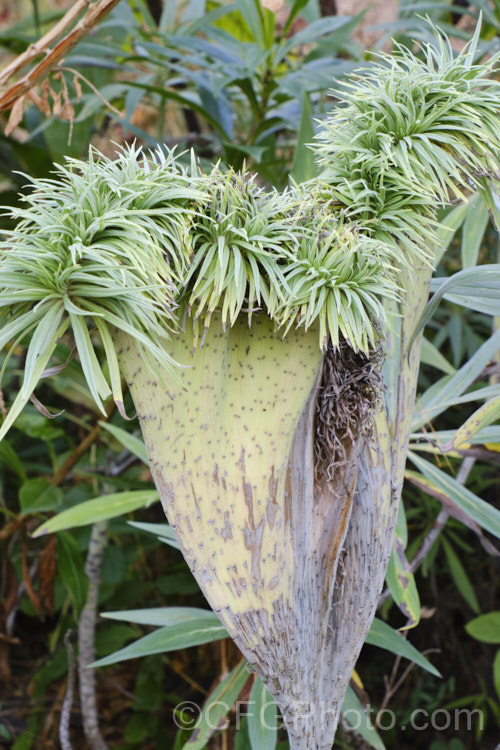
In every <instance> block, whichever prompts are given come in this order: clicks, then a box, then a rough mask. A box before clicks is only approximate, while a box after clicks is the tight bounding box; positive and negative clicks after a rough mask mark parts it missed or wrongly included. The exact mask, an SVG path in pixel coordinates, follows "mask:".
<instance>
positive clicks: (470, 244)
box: [462, 195, 490, 268]
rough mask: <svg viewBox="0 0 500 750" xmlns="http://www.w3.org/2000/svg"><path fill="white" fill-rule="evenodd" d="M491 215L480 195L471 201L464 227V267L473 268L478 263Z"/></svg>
mask: <svg viewBox="0 0 500 750" xmlns="http://www.w3.org/2000/svg"><path fill="white" fill-rule="evenodd" d="M489 218H490V215H489V213H488V208H487V206H486V204H485V203H484V201H483V200H482V198H481V196H480V195H477V196H476V197H475V198H474V199H473V200H472V203H471V206H470V207H469V210H468V211H467V216H466V217H465V221H464V225H463V227H462V267H463V268H472V267H474V266H475V265H476V263H477V258H478V255H479V248H480V247H481V243H482V241H483V237H484V233H485V231H486V227H487V225H488V221H489Z"/></svg>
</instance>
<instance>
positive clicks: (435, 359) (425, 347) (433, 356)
mask: <svg viewBox="0 0 500 750" xmlns="http://www.w3.org/2000/svg"><path fill="white" fill-rule="evenodd" d="M420 362H421V363H422V364H424V365H431V367H435V368H436V369H438V370H441V372H445V373H446V374H447V375H453V374H454V373H455V372H456V369H455V368H454V367H453V365H452V364H451V363H450V362H448V360H447V359H446V358H445V357H443V355H442V354H441V352H440V351H439V349H438V348H437V347H436V346H434V344H433V343H432V342H431V341H429V339H428V338H426V336H423V337H422V348H421V350H420Z"/></svg>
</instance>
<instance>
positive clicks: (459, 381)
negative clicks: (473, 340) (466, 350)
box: [412, 330, 500, 430]
mask: <svg viewBox="0 0 500 750" xmlns="http://www.w3.org/2000/svg"><path fill="white" fill-rule="evenodd" d="M499 349H500V330H498V331H496V332H495V333H494V334H493V335H492V336H490V338H489V339H487V341H485V342H484V344H482V345H481V346H480V347H479V349H478V350H477V352H475V354H474V355H473V356H472V357H471V358H470V359H469V360H468V361H467V362H466V363H465V364H464V365H463V366H462V367H461V368H460V369H459V370H458V371H457V372H456V373H455V374H454V375H452V376H445V377H444V378H441V379H440V380H439V381H438V382H437V383H435V384H434V385H432V386H431V387H430V388H428V389H427V391H425V393H423V394H422V396H420V398H419V399H418V401H417V406H416V409H415V414H414V416H413V421H412V430H417V429H418V428H419V427H421V426H422V425H423V424H425V423H426V422H428V421H429V420H430V419H433V418H434V417H436V416H437V415H438V414H441V413H442V412H443V411H445V410H446V409H447V408H448V406H449V405H452V404H454V403H460V402H459V401H458V399H459V398H460V397H461V396H462V394H463V393H464V392H465V391H466V390H467V388H468V387H469V386H470V385H472V383H473V382H474V381H475V380H476V378H478V377H479V376H480V375H481V373H482V372H483V370H484V368H485V367H486V365H487V364H488V362H489V361H490V360H491V359H492V358H493V357H494V355H495V354H496V353H497V351H498V350H499ZM497 389H498V386H494V387H492V388H491V390H490V391H488V392H487V393H488V397H490V396H496V395H498V391H497ZM473 398H474V396H473Z"/></svg>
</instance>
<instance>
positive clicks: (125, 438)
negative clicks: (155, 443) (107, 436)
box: [99, 421, 149, 465]
mask: <svg viewBox="0 0 500 750" xmlns="http://www.w3.org/2000/svg"><path fill="white" fill-rule="evenodd" d="M99 424H100V425H101V427H103V428H104V429H105V430H107V431H108V432H110V433H111V434H112V435H113V437H115V438H116V439H117V440H118V442H119V443H121V444H122V445H123V447H124V448H126V449H127V450H128V451H130V452H131V453H133V455H134V456H137V458H140V460H141V461H142V462H143V463H145V464H146V465H149V459H148V454H147V451H146V446H145V445H144V441H143V440H142V438H138V437H136V436H135V435H132V434H131V433H130V432H127V430H124V429H123V428H122V427H117V426H116V425H114V424H110V423H109V422H103V421H101V422H99Z"/></svg>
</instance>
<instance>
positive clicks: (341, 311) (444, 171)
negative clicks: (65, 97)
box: [0, 32, 500, 438]
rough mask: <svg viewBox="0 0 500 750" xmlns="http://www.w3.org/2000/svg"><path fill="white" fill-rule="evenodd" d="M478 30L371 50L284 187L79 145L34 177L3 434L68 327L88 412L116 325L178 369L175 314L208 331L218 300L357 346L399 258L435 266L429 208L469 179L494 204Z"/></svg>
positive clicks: (3, 316) (379, 309) (3, 317)
mask: <svg viewBox="0 0 500 750" xmlns="http://www.w3.org/2000/svg"><path fill="white" fill-rule="evenodd" d="M477 38H478V32H477V33H476V35H475V37H474V38H473V40H472V41H471V43H470V45H469V46H468V47H466V48H465V50H464V51H463V52H462V53H461V54H460V55H458V56H457V57H454V55H453V52H452V50H451V48H450V46H449V44H448V43H447V41H446V40H443V39H442V38H441V37H438V41H437V46H436V47H432V46H430V45H428V46H426V47H425V48H424V57H423V60H420V59H418V58H417V57H415V56H414V55H413V54H412V53H411V52H409V51H408V50H406V49H403V48H400V49H398V51H397V53H396V55H395V56H393V57H389V56H382V59H381V61H380V62H379V63H378V64H377V65H375V66H374V67H372V68H370V69H369V70H368V71H367V72H366V73H365V74H364V76H363V77H361V78H360V79H355V80H353V81H352V82H351V83H350V84H348V90H347V93H346V94H345V102H344V105H345V106H343V107H340V108H339V109H338V110H337V112H336V114H334V115H333V116H332V117H330V118H329V119H327V120H326V122H325V123H324V125H323V127H322V130H321V132H320V134H319V140H318V143H317V145H316V146H315V150H316V157H317V160H318V162H319V164H320V165H321V166H322V168H323V173H322V175H321V176H320V178H319V179H318V180H315V181H314V182H311V183H308V184H305V185H301V186H293V187H291V188H289V189H287V190H285V191H283V192H281V193H280V192H277V191H273V190H271V191H269V190H265V189H263V188H262V187H261V186H259V185H258V184H257V182H256V178H255V177H253V176H251V175H248V174H247V173H245V172H243V173H236V172H234V171H232V170H230V171H228V172H224V171H222V170H221V169H220V168H219V167H218V166H216V167H214V168H213V169H212V171H211V172H210V173H208V174H204V173H202V172H201V171H200V170H199V169H198V167H197V165H196V160H195V158H194V156H193V157H192V159H191V167H190V169H186V168H184V167H182V166H181V165H180V162H179V160H178V159H176V157H175V155H174V153H173V152H164V151H163V150H162V149H159V150H158V151H157V152H155V153H151V154H149V155H144V154H142V153H141V151H140V150H139V149H136V148H128V149H125V150H124V151H122V152H121V153H120V154H119V155H118V158H117V159H116V160H111V159H108V158H105V157H102V156H100V155H97V154H96V152H94V151H91V152H90V155H89V160H88V161H87V162H80V161H76V160H72V159H67V160H66V163H65V165H63V166H59V167H57V170H56V175H55V177H54V179H48V180H33V181H32V186H33V187H32V191H31V192H30V193H29V194H27V195H26V196H25V197H24V203H25V206H24V207H22V208H16V209H13V210H11V215H13V216H14V218H16V219H17V220H18V223H17V226H16V228H15V229H14V230H13V231H11V232H9V233H7V235H6V239H5V240H4V241H3V242H2V243H1V244H0V347H3V346H5V345H6V344H7V343H9V342H11V350H10V351H13V349H14V347H15V346H16V344H17V343H19V342H21V341H23V340H25V339H26V340H28V339H29V346H28V352H27V358H26V367H25V374H24V382H23V386H22V388H21V391H20V393H19V395H18V397H17V399H16V401H15V403H14V405H13V407H12V409H11V412H10V413H9V416H8V418H7V420H6V421H5V422H4V425H3V426H2V429H1V430H0V438H1V437H2V435H3V434H5V432H6V430H7V429H8V428H9V426H10V425H11V424H12V422H13V421H14V419H15V418H16V415H17V414H18V413H19V412H20V410H21V409H22V408H23V406H24V404H25V403H26V401H27V400H28V398H29V397H30V395H31V393H32V392H33V389H34V387H35V385H36V383H37V382H38V380H39V378H40V377H41V375H42V373H43V370H44V369H45V367H46V366H47V363H48V361H49V359H50V357H51V355H52V353H53V351H54V348H55V346H56V343H57V340H58V338H59V337H60V336H61V335H62V334H63V333H64V332H65V331H66V330H67V329H68V328H71V329H72V332H73V335H74V339H75V344H76V347H77V349H78V353H79V357H80V361H81V364H82V368H83V371H84V374H85V377H86V379H87V382H88V384H89V387H90V390H91V392H92V395H93V396H94V398H95V400H96V403H97V404H98V405H99V406H100V408H101V409H103V400H104V399H105V398H107V397H108V396H109V395H111V394H112V395H113V397H114V399H115V401H116V403H117V404H118V406H119V408H120V405H122V402H123V396H122V392H121V379H120V371H119V364H118V357H117V353H116V351H115V347H114V338H113V337H114V333H115V332H116V330H117V329H119V330H122V331H124V332H125V333H128V334H130V335H131V336H132V337H133V338H134V339H135V340H136V342H137V343H138V345H139V347H140V348H141V350H142V352H143V354H144V357H145V359H146V361H148V362H149V365H150V367H151V368H152V369H153V370H156V371H158V365H161V366H162V367H163V368H167V370H170V371H171V372H173V373H174V374H175V363H173V362H172V360H171V358H170V357H169V355H168V353H167V350H166V349H165V347H164V346H163V343H164V342H165V340H167V339H168V338H169V336H172V335H178V330H179V327H180V325H179V323H180V321H181V320H183V319H184V318H185V316H186V314H187V313H189V314H191V315H192V317H193V318H194V321H195V325H197V324H198V323H201V324H202V325H203V326H204V327H205V328H206V327H208V326H209V325H210V321H211V316H212V314H213V312H214V311H215V310H219V311H220V312H221V315H222V322H223V325H227V324H229V325H230V326H232V325H234V324H235V322H236V320H237V319H238V317H239V316H240V315H241V314H243V313H245V314H247V315H248V317H249V322H251V316H252V313H254V312H255V311H257V310H263V311H264V312H266V313H267V314H268V315H269V316H270V317H271V318H272V319H273V320H275V321H276V326H277V328H281V331H282V332H283V334H284V335H286V334H287V333H288V331H289V330H290V329H291V328H292V327H293V326H296V325H304V326H305V327H309V326H311V325H313V324H314V323H315V324H317V325H318V327H319V337H320V341H319V344H320V346H321V347H322V348H324V349H326V348H327V346H328V345H329V344H331V345H333V347H337V346H338V345H339V342H340V341H343V342H345V343H346V344H347V345H348V346H350V347H351V348H352V349H353V350H354V351H355V352H363V353H368V352H369V351H370V350H371V349H372V348H373V346H374V344H375V342H376V341H377V339H378V338H379V336H380V332H381V330H382V329H383V328H384V325H385V323H386V313H385V308H386V306H387V304H386V303H388V302H389V303H391V302H392V301H394V300H397V299H398V295H399V291H400V290H399V288H398V272H399V270H400V269H401V268H404V267H407V268H412V267H416V266H419V265H422V264H423V263H426V264H427V265H430V264H431V263H432V251H431V248H432V244H433V243H434V242H435V227H436V221H435V212H436V207H437V206H438V205H446V204H449V203H450V202H452V201H453V200H455V199H460V200H464V199H465V200H466V199H467V193H468V192H469V191H470V190H471V189H479V190H480V192H481V194H482V195H483V197H484V198H485V199H486V201H487V203H488V204H489V205H490V207H493V206H494V199H493V193H494V190H495V182H496V181H497V180H498V165H499V159H500V116H499V102H500V83H499V82H498V81H496V80H494V79H489V78H487V77H486V76H487V74H488V73H491V72H493V71H495V70H496V68H497V65H498V59H499V58H498V56H497V57H494V58H492V59H491V60H490V61H489V62H488V63H486V64H482V65H479V64H474V55H475V45H476V43H477ZM88 324H90V325H91V326H93V327H94V328H95V331H96V333H97V334H98V336H99V337H100V339H101V343H102V345H103V348H104V352H105V356H106V360H107V365H108V374H107V375H105V374H104V371H103V369H102V368H101V364H100V362H99V361H98V359H97V356H96V354H95V351H94V340H93V338H92V337H91V333H90V332H89V329H88ZM7 359H8V358H7ZM0 375H1V373H0Z"/></svg>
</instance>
